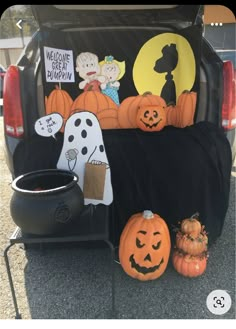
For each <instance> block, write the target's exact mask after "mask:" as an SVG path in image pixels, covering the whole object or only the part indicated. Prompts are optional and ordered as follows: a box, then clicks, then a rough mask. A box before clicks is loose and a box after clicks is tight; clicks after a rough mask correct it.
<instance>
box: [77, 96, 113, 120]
mask: <svg viewBox="0 0 236 329" xmlns="http://www.w3.org/2000/svg"><path fill="white" fill-rule="evenodd" d="M109 108H111V109H118V105H117V104H116V103H115V102H114V101H113V100H112V99H111V98H110V97H109V96H107V95H105V94H102V93H101V92H99V91H93V90H88V91H84V92H83V93H82V94H80V95H79V96H77V98H76V99H75V100H74V102H73V104H72V107H71V111H77V110H84V111H85V110H86V111H90V112H93V113H94V114H96V115H97V113H98V112H100V111H102V110H104V109H109Z"/></svg>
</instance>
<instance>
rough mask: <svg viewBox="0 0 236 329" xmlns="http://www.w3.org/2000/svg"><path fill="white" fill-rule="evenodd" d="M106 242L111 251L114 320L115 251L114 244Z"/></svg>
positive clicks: (113, 316)
mask: <svg viewBox="0 0 236 329" xmlns="http://www.w3.org/2000/svg"><path fill="white" fill-rule="evenodd" d="M105 242H106V243H107V244H108V246H109V247H110V251H111V318H112V319H114V318H115V317H116V310H115V270H114V261H115V249H114V246H113V244H112V243H111V242H110V241H109V240H105Z"/></svg>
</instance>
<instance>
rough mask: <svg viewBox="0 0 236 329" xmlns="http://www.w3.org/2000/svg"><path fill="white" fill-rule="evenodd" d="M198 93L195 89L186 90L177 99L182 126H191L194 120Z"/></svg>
mask: <svg viewBox="0 0 236 329" xmlns="http://www.w3.org/2000/svg"><path fill="white" fill-rule="evenodd" d="M196 103H197V93H196V92H194V91H189V90H184V91H183V92H182V93H181V94H180V95H179V97H178V99H177V106H179V107H180V113H179V116H180V118H179V123H180V127H181V128H184V127H186V126H190V125H192V124H193V121H194V114H195V110H196Z"/></svg>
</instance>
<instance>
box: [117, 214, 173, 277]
mask: <svg viewBox="0 0 236 329" xmlns="http://www.w3.org/2000/svg"><path fill="white" fill-rule="evenodd" d="M170 248H171V241H170V233H169V229H168V226H167V224H166V222H165V221H164V219H162V218H161V217H160V216H159V215H158V214H154V213H152V211H150V210H145V211H144V212H143V213H137V214H134V215H132V216H131V217H130V219H129V220H128V222H127V223H126V225H125V227H124V229H123V231H122V233H121V236H120V244H119V259H120V264H121V266H122V268H123V270H124V271H125V272H126V273H127V274H128V275H129V276H131V277H133V278H135V279H138V280H141V281H147V280H154V279H157V278H158V277H160V276H161V275H162V274H163V273H164V271H165V269H166V267H167V264H168V260H169V255H170Z"/></svg>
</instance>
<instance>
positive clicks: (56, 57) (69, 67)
mask: <svg viewBox="0 0 236 329" xmlns="http://www.w3.org/2000/svg"><path fill="white" fill-rule="evenodd" d="M44 63H45V73H46V81H47V82H75V76H74V62H73V52H72V50H63V49H57V48H50V47H44Z"/></svg>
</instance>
